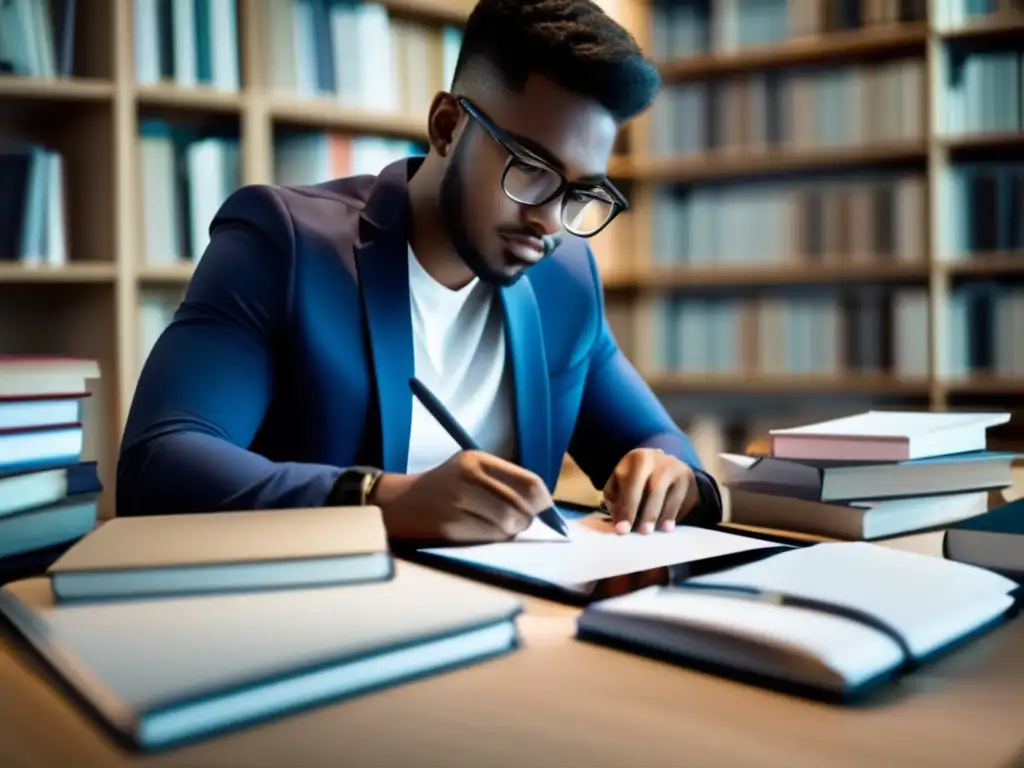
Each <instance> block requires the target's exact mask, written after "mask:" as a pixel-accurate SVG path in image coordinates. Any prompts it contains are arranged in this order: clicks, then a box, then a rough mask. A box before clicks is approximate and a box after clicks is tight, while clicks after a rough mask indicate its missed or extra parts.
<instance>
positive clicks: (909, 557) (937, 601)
mask: <svg viewBox="0 0 1024 768" xmlns="http://www.w3.org/2000/svg"><path fill="white" fill-rule="evenodd" d="M693 581H694V582H698V583H708V584H723V585H736V586H744V587H754V588H756V589H759V590H763V591H777V592H782V593H785V594H791V595H797V596H800V597H806V598H811V599H817V600H823V601H826V602H832V603H838V604H841V605H846V606H849V607H853V608H859V609H860V610H862V611H865V612H867V613H870V614H873V615H874V616H876V617H877V618H879V619H882V620H883V621H885V622H886V623H887V624H889V625H890V626H891V627H893V628H894V629H896V630H898V631H899V632H900V634H902V635H903V636H904V638H905V639H906V640H907V644H908V645H909V646H910V648H911V649H912V650H913V651H914V653H915V655H924V654H927V653H930V652H932V651H935V650H937V649H939V648H940V647H941V646H943V645H945V644H947V643H949V642H951V641H952V640H954V639H956V638H957V637H959V636H960V635H962V634H964V633H965V632H966V631H969V630H970V629H972V628H974V627H975V626H977V625H978V624H979V623H982V622H984V621H985V620H987V619H989V618H994V617H995V616H996V615H998V614H999V612H1000V611H1002V610H1005V609H1006V608H1008V607H1009V606H1010V605H1011V604H1012V603H1013V599H1012V598H1011V597H1010V596H1009V592H1010V591H1011V590H1013V589H1014V588H1016V584H1015V582H1013V581H1010V580H1009V579H1006V578H1004V577H1002V576H999V575H997V574H995V573H992V572H990V571H986V570H984V569H981V568H976V567H973V566H967V565H964V564H962V563H955V562H953V561H950V560H944V559H942V558H939V557H932V556H930V555H923V554H917V553H914V552H903V551H899V550H894V549H890V548H887V547H881V546H878V545H876V544H869V543H866V542H850V543H837V544H833V543H823V544H816V545H814V546H812V547H807V548H804V549H795V550H794V551H792V552H786V553H784V554H783V555H780V556H778V557H773V558H768V559H767V560H762V561H760V562H757V563H751V564H749V565H742V566H739V567H736V568H732V569H729V570H727V571H720V572H718V573H715V574H711V575H708V576H700V577H697V578H694V579H693Z"/></svg>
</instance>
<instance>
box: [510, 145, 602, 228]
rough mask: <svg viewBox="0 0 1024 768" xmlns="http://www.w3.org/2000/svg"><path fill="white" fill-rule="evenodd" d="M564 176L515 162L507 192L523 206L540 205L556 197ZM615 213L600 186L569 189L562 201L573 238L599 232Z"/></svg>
mask: <svg viewBox="0 0 1024 768" xmlns="http://www.w3.org/2000/svg"><path fill="white" fill-rule="evenodd" d="M561 184H562V177H561V176H559V175H558V173H556V172H555V171H554V170H552V169H550V168H545V167H544V166H541V165H533V164H532V163H526V162H522V161H519V160H513V161H512V162H511V163H510V164H509V166H508V170H507V172H506V173H505V179H504V186H505V193H506V194H507V195H508V196H509V197H511V198H512V199H513V200H515V201H516V202H519V203H523V204H524V205H537V204H539V203H542V202H544V201H545V200H547V199H548V198H550V197H551V195H552V194H554V192H555V190H557V189H558V188H559V186H561ZM613 211H614V204H613V203H612V201H611V200H609V199H608V198H607V193H606V192H604V191H603V190H601V188H600V187H594V189H593V190H579V189H570V190H567V191H566V192H565V194H564V197H563V199H562V226H564V227H565V228H566V230H567V231H568V232H571V233H572V234H574V235H580V236H585V235H589V234H591V233H593V232H596V231H597V230H599V229H600V228H601V227H602V226H603V225H604V223H605V222H606V221H607V220H608V218H609V217H610V216H611V215H612V213H613Z"/></svg>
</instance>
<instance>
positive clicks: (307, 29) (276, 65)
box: [264, 0, 462, 115]
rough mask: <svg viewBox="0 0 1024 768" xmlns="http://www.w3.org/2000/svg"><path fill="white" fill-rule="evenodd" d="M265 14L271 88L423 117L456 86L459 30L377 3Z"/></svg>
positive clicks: (315, 2) (280, 2) (312, 2)
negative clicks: (395, 13)
mask: <svg viewBox="0 0 1024 768" xmlns="http://www.w3.org/2000/svg"><path fill="white" fill-rule="evenodd" d="M265 10H266V13H267V15H268V18H267V26H266V41H265V48H264V50H265V52H266V54H265V63H266V70H265V71H266V74H265V78H266V82H267V84H268V86H269V87H270V88H271V89H273V90H278V91H283V92H286V93H290V94H295V95H297V96H299V97H301V98H309V97H314V96H326V97H328V98H332V99H335V100H336V101H337V102H339V103H340V104H343V105H344V106H348V107H353V108H358V109H366V110H372V111H376V112H385V113H396V114H408V115H419V114H424V115H425V114H426V113H427V111H428V110H429V108H430V102H431V100H432V99H433V97H434V94H435V93H437V91H439V90H444V89H447V88H448V86H449V85H450V84H451V82H452V76H453V75H454V72H455V63H456V61H457V59H458V55H459V48H460V46H461V45H462V33H461V31H460V30H459V29H458V28H457V27H453V26H444V27H441V28H438V27H437V26H429V25H427V24H424V23H422V22H417V21H413V20H408V19H404V18H393V17H391V16H390V15H389V13H388V10H387V7H386V6H385V5H383V4H381V3H377V2H333V1H332V0H276V2H273V3H267V4H266V6H265Z"/></svg>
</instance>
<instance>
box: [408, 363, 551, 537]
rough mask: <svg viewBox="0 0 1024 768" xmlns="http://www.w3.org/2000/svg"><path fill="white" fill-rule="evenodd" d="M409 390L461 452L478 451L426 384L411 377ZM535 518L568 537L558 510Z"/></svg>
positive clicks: (472, 441)
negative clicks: (457, 445)
mask: <svg viewBox="0 0 1024 768" xmlns="http://www.w3.org/2000/svg"><path fill="white" fill-rule="evenodd" d="M409 388H410V389H412V393H413V394H414V395H416V397H417V398H419V401H420V402H421V403H423V407H424V408H426V409H427V410H428V411H430V414H431V415H432V416H433V417H434V418H435V419H437V422H438V423H439V424H440V425H441V426H442V427H444V430H445V432H447V433H448V434H449V435H451V438H452V440H454V441H455V442H456V443H458V444H459V447H460V448H462V450H464V451H479V450H480V447H479V446H478V445H477V444H476V441H475V440H473V438H472V437H470V436H469V433H467V432H466V430H465V429H463V428H462V425H461V424H459V422H457V421H456V420H455V417H454V416H452V414H451V411H449V410H448V409H447V408H445V407H444V404H443V403H442V402H441V401H440V400H438V399H437V397H436V396H435V395H434V393H433V392H431V391H430V390H429V389H427V386H426V384H424V383H423V382H422V381H420V380H419V379H417V378H416V377H415V376H413V377H412V378H411V379H409ZM537 517H539V518H540V521H541V522H542V523H544V525H546V526H547V527H548V528H550V529H551V530H553V531H554V532H555V533H560V534H562V535H563V536H566V537H568V535H569V528H568V526H567V525H566V524H565V520H563V519H562V516H561V515H560V514H558V510H557V509H555V508H554V507H548V508H547V509H545V510H544V511H543V512H541V513H540V514H539V515H537Z"/></svg>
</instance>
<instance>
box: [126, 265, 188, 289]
mask: <svg viewBox="0 0 1024 768" xmlns="http://www.w3.org/2000/svg"><path fill="white" fill-rule="evenodd" d="M194 272H195V264H193V263H192V262H185V263H183V264H142V265H140V266H139V272H138V278H139V282H142V283H154V284H160V283H164V284H171V285H183V284H185V283H187V282H188V281H189V280H191V279H192V274H193V273H194Z"/></svg>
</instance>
